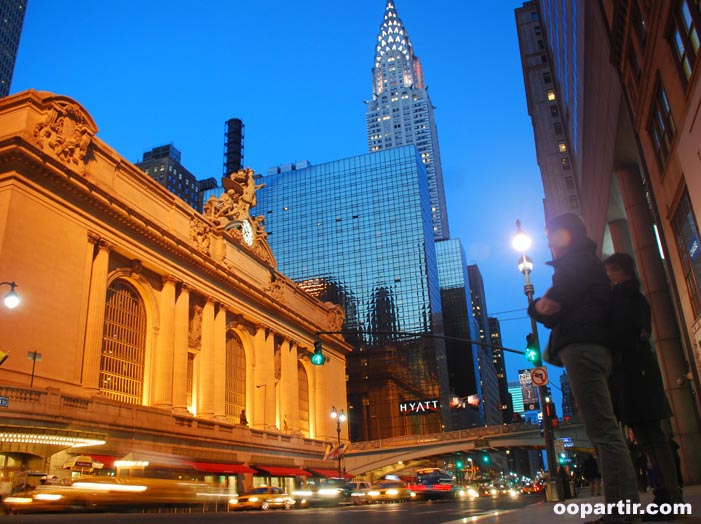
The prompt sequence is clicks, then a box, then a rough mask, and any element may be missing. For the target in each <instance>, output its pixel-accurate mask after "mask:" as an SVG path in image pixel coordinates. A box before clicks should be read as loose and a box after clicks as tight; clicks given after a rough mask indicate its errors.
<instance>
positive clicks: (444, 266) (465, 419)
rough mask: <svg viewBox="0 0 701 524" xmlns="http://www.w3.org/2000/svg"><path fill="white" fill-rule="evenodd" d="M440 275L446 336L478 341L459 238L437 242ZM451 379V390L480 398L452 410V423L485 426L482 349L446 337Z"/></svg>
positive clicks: (463, 252) (457, 425) (460, 426)
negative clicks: (480, 371) (479, 354)
mask: <svg viewBox="0 0 701 524" xmlns="http://www.w3.org/2000/svg"><path fill="white" fill-rule="evenodd" d="M436 257H437V259H438V275H439V281H440V287H441V304H442V306H443V328H444V330H445V335H446V337H451V338H460V339H464V340H477V339H478V336H479V329H478V328H477V325H476V322H474V318H473V316H472V299H471V295H470V284H469V280H468V275H467V263H466V261H465V258H466V257H465V250H464V249H463V247H462V243H461V242H460V240H458V239H452V240H444V241H442V242H436ZM445 348H446V356H447V360H448V381H449V384H450V391H451V393H452V394H454V395H455V396H456V397H459V398H460V399H463V400H464V399H465V398H466V397H468V396H470V395H477V396H478V397H479V399H480V403H479V406H478V407H477V408H476V409H473V408H472V407H469V406H467V405H466V404H465V403H464V402H463V403H462V404H461V406H463V407H458V408H455V409H453V410H451V425H452V427H453V428H456V429H461V428H465V427H472V426H482V425H484V403H483V402H482V399H483V394H482V383H481V380H480V377H479V374H478V373H479V361H478V354H477V352H478V351H479V350H478V348H477V347H476V346H474V345H473V344H470V343H466V342H461V341H458V340H446V343H445Z"/></svg>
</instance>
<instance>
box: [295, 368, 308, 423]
mask: <svg viewBox="0 0 701 524" xmlns="http://www.w3.org/2000/svg"><path fill="white" fill-rule="evenodd" d="M297 384H298V386H297V387H298V388H299V430H300V431H301V432H302V433H304V434H305V435H307V436H309V379H308V378H307V370H306V369H304V366H303V365H302V364H301V363H300V362H297Z"/></svg>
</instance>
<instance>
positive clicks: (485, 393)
mask: <svg viewBox="0 0 701 524" xmlns="http://www.w3.org/2000/svg"><path fill="white" fill-rule="evenodd" d="M467 276H468V280H469V282H470V295H471V299H472V316H473V317H474V319H475V321H476V323H477V326H478V330H477V331H476V333H477V334H478V335H479V336H478V340H480V341H482V342H491V338H492V337H491V335H490V332H489V317H488V315H487V297H486V295H485V292H484V281H483V280H482V273H480V270H479V267H477V265H476V264H472V265H469V266H467ZM477 361H478V365H479V378H480V380H481V381H482V406H483V408H484V422H485V424H487V425H488V426H492V425H495V424H501V423H502V421H503V420H502V415H501V398H500V397H499V381H498V379H497V373H496V370H495V369H494V355H493V354H492V348H491V347H487V346H481V347H479V349H478V351H477Z"/></svg>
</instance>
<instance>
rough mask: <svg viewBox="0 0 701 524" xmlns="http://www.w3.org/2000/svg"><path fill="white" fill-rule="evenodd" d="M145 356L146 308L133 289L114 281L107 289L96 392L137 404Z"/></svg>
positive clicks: (129, 285)
mask: <svg viewBox="0 0 701 524" xmlns="http://www.w3.org/2000/svg"><path fill="white" fill-rule="evenodd" d="M145 354H146V309H145V308H144V302H143V300H142V298H141V296H140V295H139V293H138V292H137V291H136V289H134V287H133V286H132V285H131V284H129V283H128V282H126V281H124V280H119V279H118V280H115V281H113V282H112V283H111V284H110V285H109V287H108V288H107V300H106V301H105V323H104V331H103V336H102V355H101V358H100V379H99V380H100V383H99V386H100V392H101V393H102V394H103V395H104V396H106V397H107V398H111V399H114V400H119V401H122V402H127V403H129V404H141V403H142V398H143V384H144V358H145Z"/></svg>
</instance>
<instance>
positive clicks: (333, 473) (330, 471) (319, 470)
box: [309, 468, 353, 478]
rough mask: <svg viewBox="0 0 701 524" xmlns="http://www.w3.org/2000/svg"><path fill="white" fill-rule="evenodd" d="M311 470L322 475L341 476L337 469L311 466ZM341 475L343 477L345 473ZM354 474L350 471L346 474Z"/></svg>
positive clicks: (347, 476)
mask: <svg viewBox="0 0 701 524" xmlns="http://www.w3.org/2000/svg"><path fill="white" fill-rule="evenodd" d="M309 471H311V472H312V473H314V474H316V475H318V476H320V477H336V478H338V477H339V474H338V470H337V469H323V468H309ZM340 476H341V477H342V476H343V475H340ZM352 476H353V475H349V474H348V473H346V475H345V477H346V478H351V477H352Z"/></svg>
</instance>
